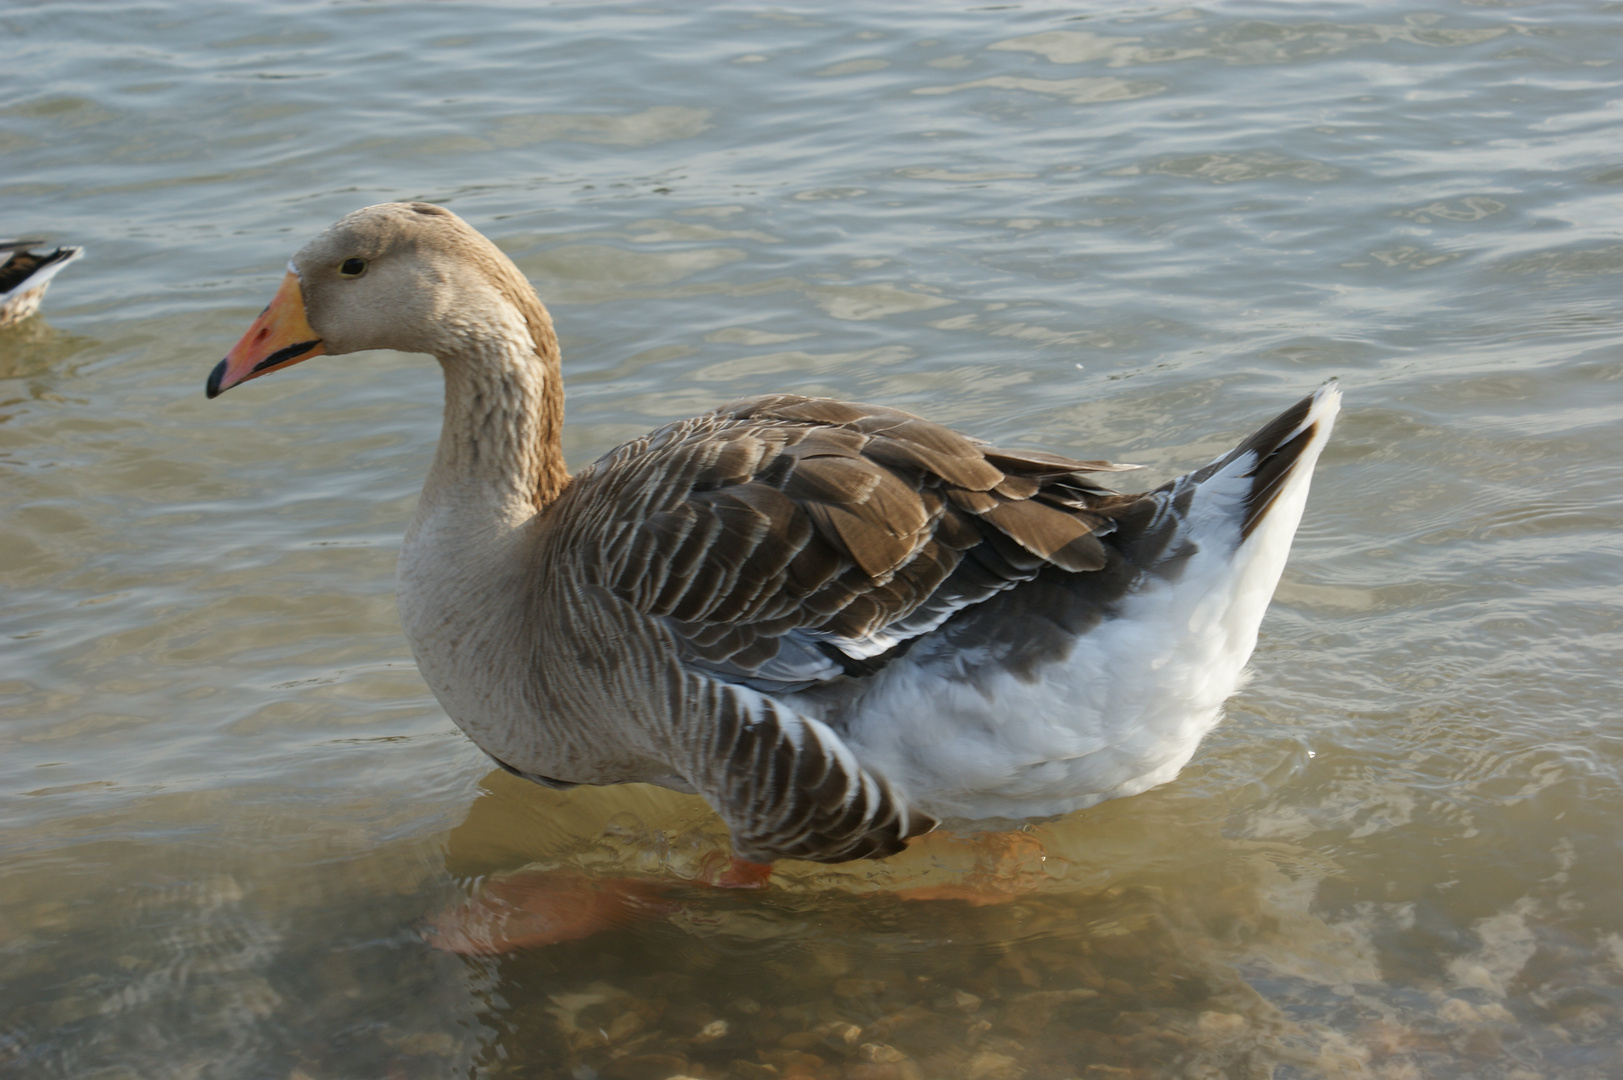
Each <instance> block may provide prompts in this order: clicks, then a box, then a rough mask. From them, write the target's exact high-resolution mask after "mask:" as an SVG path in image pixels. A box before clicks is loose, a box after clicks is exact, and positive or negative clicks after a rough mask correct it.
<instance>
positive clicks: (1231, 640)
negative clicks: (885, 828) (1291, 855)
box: [843, 490, 1305, 821]
mask: <svg viewBox="0 0 1623 1080" xmlns="http://www.w3.org/2000/svg"><path fill="white" fill-rule="evenodd" d="M1290 494H1292V495H1294V494H1296V493H1295V492H1292V493H1290ZM1301 494H1302V495H1304V496H1305V490H1304V491H1303V492H1302V493H1301ZM1292 509H1294V510H1295V511H1296V512H1295V513H1294V514H1293V513H1291V512H1290V511H1291V510H1292ZM1280 510H1284V511H1285V512H1284V513H1278V511H1280ZM1275 511H1276V514H1271V515H1270V517H1276V515H1277V518H1276V520H1275V521H1274V522H1271V523H1269V525H1268V526H1265V527H1264V528H1261V529H1258V530H1257V531H1256V532H1254V533H1253V534H1252V536H1251V537H1250V538H1249V539H1247V540H1246V541H1245V542H1244V543H1243V544H1241V545H1240V546H1239V548H1238V550H1236V549H1235V548H1234V547H1233V546H1232V542H1230V543H1221V542H1219V543H1212V542H1210V541H1211V540H1212V539H1215V538H1210V537H1209V538H1208V543H1206V544H1204V545H1203V546H1202V550H1201V551H1200V552H1198V553H1197V554H1196V555H1195V556H1193V557H1192V558H1191V559H1190V560H1189V562H1188V563H1187V564H1186V565H1185V567H1184V572H1183V573H1182V574H1181V575H1180V576H1179V577H1178V578H1177V579H1176V580H1175V581H1165V580H1161V579H1155V578H1149V579H1146V584H1145V585H1144V586H1143V587H1141V588H1140V589H1138V590H1137V591H1136V592H1134V593H1132V594H1130V595H1129V596H1128V597H1126V598H1125V599H1124V601H1123V602H1122V603H1121V604H1120V605H1119V607H1118V608H1117V609H1116V612H1115V614H1114V615H1113V617H1110V618H1107V619H1105V620H1104V621H1102V622H1100V623H1098V624H1097V625H1095V626H1094V627H1093V628H1092V629H1091V630H1089V631H1088V632H1086V633H1084V634H1082V635H1080V636H1078V637H1077V638H1076V639H1075V641H1074V643H1073V644H1072V647H1071V650H1070V653H1069V654H1068V655H1067V656H1066V657H1065V658H1063V659H1061V660H1056V661H1053V662H1051V663H1049V664H1048V665H1046V666H1045V667H1043V668H1041V669H1039V670H1037V671H1036V672H1035V673H1034V677H1033V674H1029V673H1028V674H1026V675H1025V676H1024V677H1022V675H1020V674H1017V673H1016V672H1014V671H1012V670H1010V669H1008V668H1007V667H1003V666H1000V664H999V658H998V656H997V654H996V652H997V650H996V649H995V647H992V646H988V647H987V648H985V649H980V650H977V649H970V650H968V651H962V650H960V651H959V652H958V653H957V654H956V655H954V656H950V657H948V656H944V655H941V654H940V653H939V652H935V651H932V650H931V649H930V648H929V647H928V646H927V644H926V643H923V642H921V645H923V646H925V647H923V648H916V649H914V650H913V653H911V654H909V656H908V657H905V658H903V660H902V661H901V662H899V663H897V664H895V665H892V666H891V667H890V668H887V669H885V670H884V671H883V672H881V673H880V675H879V677H878V681H877V682H876V684H875V686H874V687H873V690H872V691H871V692H870V693H869V694H867V695H865V696H864V698H863V699H862V700H861V702H860V704H859V705H858V706H857V708H856V709H854V710H853V712H852V714H850V715H848V716H846V717H844V718H843V719H844V729H845V737H846V740H847V742H848V743H849V744H851V746H852V748H853V749H854V750H855V751H856V752H857V754H858V755H859V757H860V758H861V759H862V760H863V762H864V764H866V765H868V766H869V767H871V768H874V769H875V770H876V771H878V772H880V773H883V774H884V775H885V777H886V778H887V779H888V780H889V781H890V782H891V783H892V784H894V785H895V786H897V787H898V788H899V789H900V790H901V791H902V792H903V793H904V794H905V796H906V798H907V799H908V801H909V803H910V804H911V805H913V806H915V807H917V808H918V809H920V810H922V811H924V812H926V813H929V814H932V815H934V816H936V817H939V818H942V819H944V820H960V821H975V820H986V819H993V818H1011V819H1015V818H1028V817H1043V816H1052V815H1057V814H1063V813H1067V812H1069V811H1072V810H1077V809H1082V808H1084V807H1088V806H1093V805H1094V804H1096V803H1100V802H1103V801H1104V800H1106V799H1113V798H1119V797H1122V796H1126V795H1135V794H1137V793H1139V792H1141V791H1145V790H1147V789H1149V788H1152V787H1155V786H1156V785H1158V784H1163V783H1166V782H1167V781H1169V780H1172V779H1173V778H1174V777H1176V776H1177V774H1178V771H1179V770H1180V769H1182V768H1183V766H1184V765H1185V764H1186V763H1187V762H1188V761H1189V759H1190V758H1191V757H1192V756H1193V755H1194V753H1195V750H1196V748H1197V747H1198V746H1199V745H1200V740H1201V739H1202V738H1203V737H1204V736H1205V735H1206V733H1207V732H1208V731H1210V730H1211V729H1212V728H1213V727H1214V726H1216V724H1217V722H1218V721H1219V719H1220V718H1221V716H1222V709H1223V703H1224V701H1225V700H1227V698H1228V697H1229V696H1230V695H1232V694H1233V693H1234V692H1235V691H1236V690H1237V689H1239V687H1240V685H1241V683H1242V681H1243V679H1244V676H1245V665H1246V662H1247V661H1248V660H1249V659H1250V656H1251V652H1252V649H1253V648H1254V647H1255V645H1256V640H1257V629H1258V627H1259V625H1260V624H1261V622H1262V616H1263V613H1264V611H1265V610H1266V608H1267V605H1268V601H1269V599H1270V598H1271V596H1272V594H1273V591H1274V586H1275V585H1276V584H1277V583H1278V580H1279V575H1280V572H1281V570H1282V569H1283V567H1284V562H1285V556H1286V554H1287V553H1288V551H1289V548H1290V540H1291V535H1292V534H1293V533H1294V532H1295V526H1296V521H1297V519H1298V518H1299V515H1300V508H1299V505H1298V506H1297V507H1289V506H1276V508H1275ZM1235 531H1236V532H1237V530H1235ZM1235 539H1237V537H1235Z"/></svg>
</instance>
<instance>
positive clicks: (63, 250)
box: [0, 240, 84, 326]
mask: <svg viewBox="0 0 1623 1080" xmlns="http://www.w3.org/2000/svg"><path fill="white" fill-rule="evenodd" d="M44 244H45V241H43V240H0V255H4V256H6V260H5V261H4V262H0V326H10V325H11V324H12V323H17V322H22V321H23V320H24V319H26V318H28V316H30V315H32V314H34V312H36V311H38V310H39V305H40V301H42V300H43V299H45V287H46V286H47V285H49V284H50V283H51V279H52V278H53V277H55V276H56V275H57V272H58V271H60V270H61V269H62V268H63V267H64V266H66V265H68V263H70V262H72V261H73V260H74V259H77V258H78V257H79V256H81V255H83V254H84V248H78V247H59V248H57V249H56V250H55V251H52V252H46V253H35V252H33V251H30V250H29V249H30V248H34V247H42V246H43V245H44Z"/></svg>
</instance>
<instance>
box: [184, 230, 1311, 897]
mask: <svg viewBox="0 0 1623 1080" xmlns="http://www.w3.org/2000/svg"><path fill="white" fill-rule="evenodd" d="M368 349H392V350H396V351H399V352H407V353H427V354H430V355H432V356H434V357H435V358H436V359H437V360H438V361H439V363H440V367H441V368H442V369H443V373H444V380H445V411H444V424H443V428H442V430H441V433H440V437H439V444H438V447H437V449H436V451H435V454H434V458H433V463H432V466H431V467H430V469H429V472H428V477H427V480H426V481H425V483H424V485H423V491H422V497H421V500H420V502H419V503H418V505H417V507H416V510H415V512H414V513H413V514H412V516H411V519H410V523H409V524H408V526H407V528H406V534H405V539H404V542H403V544H402V547H401V549H400V558H399V567H398V578H397V598H398V603H399V609H400V615H401V620H402V625H403V628H404V632H405V635H406V637H407V639H408V641H409V642H410V645H411V649H412V652H413V655H414V656H415V658H416V660H417V663H418V666H419V667H420V669H421V671H422V674H423V677H424V679H425V680H426V682H427V684H428V685H429V687H430V688H431V689H432V691H433V693H434V695H435V696H436V697H437V698H438V699H439V701H440V703H441V704H442V705H443V706H444V708H445V711H446V713H447V714H449V716H450V717H451V719H453V720H454V721H455V722H456V723H457V725H458V726H460V728H461V729H462V730H463V731H464V732H465V733H466V734H467V735H468V737H469V738H471V739H472V740H473V742H474V743H476V744H477V745H478V746H479V747H480V748H481V749H482V750H483V751H484V752H485V753H487V754H489V755H490V757H491V758H492V759H494V761H495V762H496V763H497V764H498V765H500V766H501V767H502V768H503V769H505V770H507V771H508V772H510V773H514V774H516V775H518V776H521V777H524V778H526V779H528V780H531V781H534V782H535V783H537V784H542V785H545V786H547V787H553V788H564V787H570V786H573V785H577V784H594V785H604V784H623V783H631V782H643V783H651V784H659V785H663V786H665V787H668V788H673V789H676V790H679V791H684V792H696V793H697V794H699V795H701V796H703V797H704V798H705V799H706V800H707V801H708V802H709V804H710V805H711V806H712V807H713V808H714V809H715V811H716V812H717V813H718V814H719V815H720V816H721V818H722V819H723V820H724V822H725V823H726V825H727V827H728V830H729V834H730V837H731V843H732V848H733V855H734V858H735V860H736V861H737V863H738V864H742V865H744V866H756V867H759V866H763V865H765V864H770V863H772V862H773V860H776V859H780V858H793V859H806V860H812V861H817V862H827V863H834V862H843V861H846V860H854V859H864V858H880V857H884V856H886V855H890V854H893V853H895V852H897V851H899V850H901V849H902V848H903V847H904V846H905V845H906V843H907V842H908V840H909V839H910V838H913V837H916V836H918V835H919V834H921V833H924V832H927V831H929V830H931V829H933V828H935V827H936V826H937V825H938V824H940V823H946V824H949V825H952V826H954V827H955V828H977V827H982V826H985V825H987V824H988V823H990V824H991V825H994V826H995V825H997V824H999V823H1001V824H1003V825H1005V826H1006V825H1007V824H1008V823H1012V822H1020V821H1024V820H1027V819H1033V818H1048V817H1053V816H1056V815H1061V814H1066V813H1069V812H1071V811H1073V810H1078V809H1081V808H1084V807H1088V806H1092V805H1094V804H1096V803H1099V802H1101V801H1103V800H1106V799H1114V798H1120V797H1123V796H1129V795H1133V794H1136V793H1138V792H1142V791H1145V790H1147V789H1149V788H1152V787H1155V786H1156V785H1159V784H1162V783H1165V782H1167V781H1169V780H1171V779H1172V778H1173V777H1175V776H1176V775H1177V774H1178V772H1179V770H1180V769H1181V768H1182V767H1183V766H1184V765H1185V763H1187V762H1188V761H1189V759H1190V758H1191V756H1192V755H1193V754H1194V753H1195V750H1196V747H1197V746H1198V745H1199V743H1200V741H1201V739H1202V737H1203V736H1204V735H1205V734H1206V733H1207V732H1208V731H1210V730H1211V729H1212V728H1213V726H1214V725H1216V724H1217V722H1218V720H1219V718H1220V716H1221V714H1222V710H1223V705H1224V702H1225V700H1226V699H1227V698H1229V696H1230V695H1231V694H1233V693H1234V692H1235V690H1236V689H1237V688H1238V686H1239V684H1240V682H1241V680H1242V676H1243V673H1244V669H1245V666H1246V664H1247V661H1248V660H1249V658H1250V656H1251V653H1252V650H1253V648H1254V646H1255V644H1256V640H1257V631H1258V627H1259V624H1260V623H1261V621H1262V617H1263V613H1264V610H1265V609H1266V607H1267V605H1268V602H1269V600H1270V598H1271V596H1272V594H1273V592H1274V588H1275V586H1276V584H1277V583H1278V581H1279V577H1280V574H1281V571H1282V569H1283V567H1284V564H1285V560H1286V555H1287V553H1288V552H1289V550H1290V545H1291V539H1292V537H1293V535H1294V533H1295V531H1296V528H1297V525H1298V523H1299V521H1300V519H1301V516H1302V512H1303V507H1304V504H1305V502H1306V499H1307V494H1308V485H1309V482H1310V480H1311V477H1312V473H1313V467H1314V463H1315V462H1316V461H1317V459H1318V457H1319V455H1320V452H1321V451H1322V450H1323V449H1324V446H1325V443H1326V440H1327V439H1328V438H1329V436H1330V429H1331V425H1332V423H1333V421H1334V418H1335V415H1336V412H1337V410H1338V408H1339V402H1340V393H1339V391H1338V390H1337V388H1336V386H1335V385H1334V384H1333V383H1330V384H1326V385H1324V386H1322V387H1320V388H1319V389H1317V390H1316V391H1314V392H1313V393H1312V394H1310V395H1309V396H1307V397H1306V398H1304V399H1302V400H1301V401H1299V402H1297V403H1296V404H1295V405H1292V406H1291V407H1290V408H1288V409H1286V410H1285V411H1284V412H1283V413H1281V414H1280V415H1279V416H1277V417H1275V418H1274V419H1273V420H1271V421H1269V422H1268V423H1266V424H1264V425H1263V426H1262V427H1261V428H1260V429H1258V430H1257V431H1256V432H1255V433H1254V434H1252V435H1251V436H1250V437H1249V438H1247V439H1245V440H1244V441H1243V442H1241V443H1240V444H1239V445H1238V446H1237V447H1235V448H1234V449H1233V450H1230V451H1229V452H1227V453H1225V454H1223V455H1221V456H1219V457H1218V458H1217V459H1216V460H1214V461H1212V462H1210V463H1209V464H1206V465H1204V466H1202V467H1200V468H1198V469H1195V470H1194V471H1192V472H1190V473H1188V474H1186V475H1184V476H1181V477H1179V478H1178V479H1176V480H1173V481H1171V482H1170V483H1167V484H1164V485H1162V486H1160V487H1158V488H1155V489H1154V490H1153V491H1148V492H1143V493H1122V492H1118V491H1117V490H1115V489H1114V488H1112V487H1111V486H1108V485H1107V484H1106V483H1104V482H1103V479H1102V478H1105V477H1108V476H1109V474H1112V473H1118V472H1125V471H1128V470H1130V469H1134V468H1137V466H1131V465H1120V464H1112V463H1110V462H1108V461H1102V460H1075V459H1072V458H1070V457H1066V456H1062V455H1059V454H1054V453H1046V452H1040V451H1034V450H1025V449H1007V448H999V447H995V446H992V445H989V444H987V443H986V442H983V441H981V440H978V439H975V438H972V437H970V436H968V435H964V434H960V433H959V432H956V431H954V430H951V429H950V428H947V427H945V426H942V425H940V424H936V423H932V422H930V421H928V420H925V419H921V418H919V417H917V416H914V415H912V414H910V413H906V412H902V411H900V410H898V409H893V408H887V407H884V406H879V405H864V404H857V403H852V402H845V401H837V400H832V399H826V398H816V397H804V396H799V395H796V394H791V393H780V394H768V395H765V396H760V397H752V398H748V399H745V400H741V401H735V402H732V403H731V404H726V405H722V406H721V407H719V408H717V409H716V410H715V411H713V412H709V413H706V414H704V415H702V416H697V417H693V418H691V419H687V420H681V421H677V422H675V423H671V424H667V425H665V426H664V427H661V428H659V429H658V430H656V431H654V432H652V433H650V434H648V435H645V436H643V437H642V438H639V439H635V440H633V441H631V442H628V443H626V444H624V445H622V446H619V447H617V448H615V449H613V450H611V451H609V452H608V453H607V454H605V455H604V456H603V457H601V458H599V459H598V460H597V461H595V462H594V463H592V464H591V465H588V466H587V467H585V468H584V469H582V470H581V471H579V472H578V473H576V474H574V475H573V476H571V475H570V473H569V471H568V469H567V468H566V467H565V463H564V457H563V453H562V450H561V446H560V429H561V426H562V423H563V401H564V394H563V383H562V379H561V372H560V360H559V348H558V339H557V336H556V334H555V333H554V331H553V325H552V320H551V318H550V316H549V315H548V313H547V310H546V308H545V307H544V306H543V305H542V303H541V301H540V300H539V299H538V298H537V296H536V294H535V292H534V291H533V290H532V288H531V287H530V285H529V283H528V282H527V281H526V280H525V278H524V276H523V275H522V273H521V272H520V271H519V269H518V268H517V267H516V266H515V265H514V264H513V263H512V262H511V261H510V260H509V259H508V258H507V257H506V256H505V255H504V254H502V252H501V251H500V250H498V249H497V247H496V246H495V245H494V244H493V243H491V242H490V241H489V240H488V239H487V238H485V237H484V236H482V235H481V234H480V233H479V232H477V231H476V230H475V229H474V228H472V227H471V226H470V225H468V224H467V223H466V222H464V221H463V220H462V219H461V218H459V217H458V216H457V215H455V214H454V213H452V212H451V211H449V210H447V209H445V208H444V207H442V206H438V205H433V204H429V203H422V202H413V203H386V204H382V205H377V206H370V207H366V208H364V209H361V210H357V211H355V212H353V213H351V214H349V215H348V216H346V217H344V218H343V219H341V220H340V221H338V222H337V223H336V224H334V225H333V226H331V227H330V228H328V229H327V230H326V231H325V232H323V233H321V234H320V235H319V236H317V237H316V238H315V239H314V240H312V241H310V242H309V243H308V244H307V245H306V246H305V247H304V248H302V249H301V250H300V251H299V252H298V253H297V254H296V255H295V256H294V257H293V259H292V261H291V262H290V263H289V265H288V270H287V274H286V276H285V277H284V278H283V279H282V281H281V284H280V287H279V289H278V291H277V292H276V294H275V297H274V299H272V301H271V303H270V305H269V306H268V307H267V308H266V309H265V310H264V312H263V313H262V314H261V315H260V316H259V317H258V319H257V320H256V321H255V322H254V323H253V324H252V325H251V326H250V328H249V329H248V331H247V332H246V334H244V335H243V337H242V339H241V340H240V341H239V342H238V343H237V344H236V345H235V346H234V347H233V348H232V349H231V351H230V352H229V353H228V354H227V355H226V357H225V359H223V360H221V361H220V362H219V364H218V365H217V366H216V367H215V368H214V369H213V371H212V372H211V373H210V375H209V376H208V381H207V394H208V396H209V397H210V398H214V397H217V396H219V395H220V394H222V393H224V392H225V391H227V390H229V389H231V388H233V387H235V386H237V385H239V384H241V383H244V382H247V381H249V380H251V379H256V378H259V377H261V376H263V375H268V374H270V373H272V372H275V371H280V370H282V369H284V368H287V367H291V366H292V365H294V364H298V363H302V362H303V361H305V360H308V359H310V358H312V357H315V356H319V355H323V354H327V355H339V354H344V353H353V352H360V351H363V350H368Z"/></svg>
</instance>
